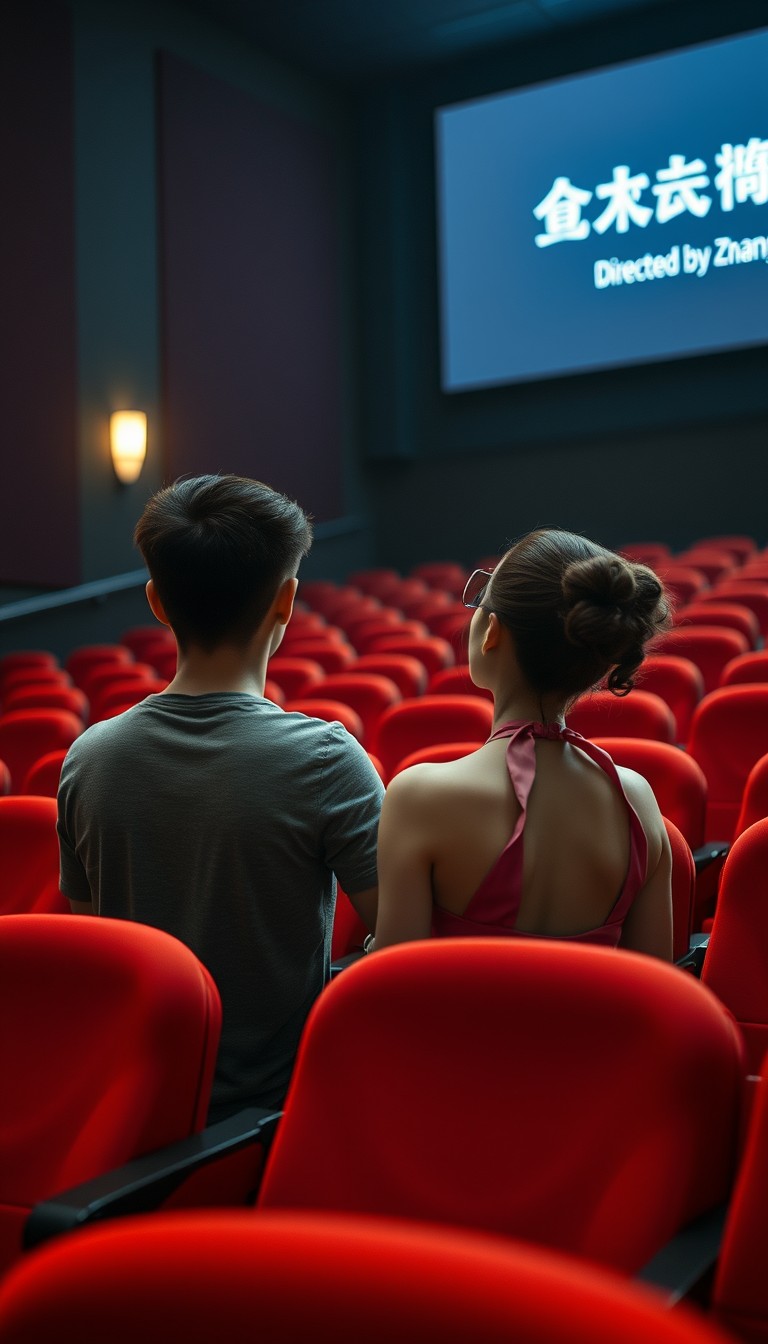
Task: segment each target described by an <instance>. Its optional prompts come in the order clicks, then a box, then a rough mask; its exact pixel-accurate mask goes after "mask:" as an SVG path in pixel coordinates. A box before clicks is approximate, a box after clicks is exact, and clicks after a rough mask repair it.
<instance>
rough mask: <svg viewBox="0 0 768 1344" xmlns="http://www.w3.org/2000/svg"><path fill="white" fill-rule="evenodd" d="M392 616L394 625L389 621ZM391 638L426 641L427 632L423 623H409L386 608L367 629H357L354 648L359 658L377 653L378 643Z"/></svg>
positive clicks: (392, 610)
mask: <svg viewBox="0 0 768 1344" xmlns="http://www.w3.org/2000/svg"><path fill="white" fill-rule="evenodd" d="M393 615H394V616H395V617H396V623H394V622H393V621H392V619H391V617H392V616H393ZM392 637H394V638H395V639H427V638H428V637H429V631H428V629H427V627H426V625H425V624H424V622H423V621H410V620H408V619H407V618H406V617H405V616H403V614H402V612H400V611H395V610H394V608H389V607H388V608H385V609H384V610H383V611H381V612H380V613H379V615H378V616H377V617H375V618H373V619H372V620H371V624H370V626H369V627H368V628H367V629H365V630H362V629H360V628H359V627H358V629H357V632H356V637H355V638H356V643H355V648H356V649H357V652H358V654H360V655H361V656H362V655H363V654H367V653H378V652H379V644H380V641H382V640H384V641H386V640H388V639H391V638H392Z"/></svg>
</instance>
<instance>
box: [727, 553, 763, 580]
mask: <svg viewBox="0 0 768 1344" xmlns="http://www.w3.org/2000/svg"><path fill="white" fill-rule="evenodd" d="M734 577H735V576H734ZM738 578H739V579H743V580H744V581H745V582H750V583H751V582H752V581H757V582H758V583H768V559H766V557H765V556H764V555H763V556H759V557H757V558H756V559H754V560H749V561H748V562H747V564H746V565H744V566H743V568H742V569H740V570H739V571H738Z"/></svg>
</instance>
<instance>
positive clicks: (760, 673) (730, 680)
mask: <svg viewBox="0 0 768 1344" xmlns="http://www.w3.org/2000/svg"><path fill="white" fill-rule="evenodd" d="M755 681H757V682H760V681H768V649H759V650H757V651H756V652H751V653H740V654H738V655H737V656H736V657H735V658H732V659H731V661H730V662H729V663H726V665H725V667H724V668H723V671H722V675H721V677H720V685H721V686H740V685H743V684H744V683H745V682H755Z"/></svg>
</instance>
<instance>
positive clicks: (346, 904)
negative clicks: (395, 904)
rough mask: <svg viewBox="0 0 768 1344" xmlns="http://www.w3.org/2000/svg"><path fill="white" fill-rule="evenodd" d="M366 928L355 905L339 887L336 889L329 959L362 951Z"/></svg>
mask: <svg viewBox="0 0 768 1344" xmlns="http://www.w3.org/2000/svg"><path fill="white" fill-rule="evenodd" d="M372 932H373V930H372V929H368V928H366V926H365V924H364V923H363V921H362V919H361V918H360V916H359V915H358V913H357V911H356V909H355V907H354V906H353V904H352V902H351V901H350V899H349V897H348V896H347V894H346V892H345V891H342V889H341V887H337V889H336V908H335V910H334V913H333V935H332V938H331V961H338V959H339V958H340V957H348V956H350V955H351V953H353V952H360V951H362V947H363V943H364V941H365V938H366V936H367V934H369V933H372Z"/></svg>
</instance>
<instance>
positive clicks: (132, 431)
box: [109, 411, 147, 485]
mask: <svg viewBox="0 0 768 1344" xmlns="http://www.w3.org/2000/svg"><path fill="white" fill-rule="evenodd" d="M109 446H110V449H111V452H112V466H113V467H114V468H115V475H116V476H117V479H118V481H121V482H122V483H123V485H130V484H131V483H132V482H133V481H137V480H138V479H139V476H140V475H141V468H142V467H143V466H144V458H145V457H146V455H147V417H146V414H145V412H144V411H115V412H114V414H113V415H111V416H110V417H109Z"/></svg>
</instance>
